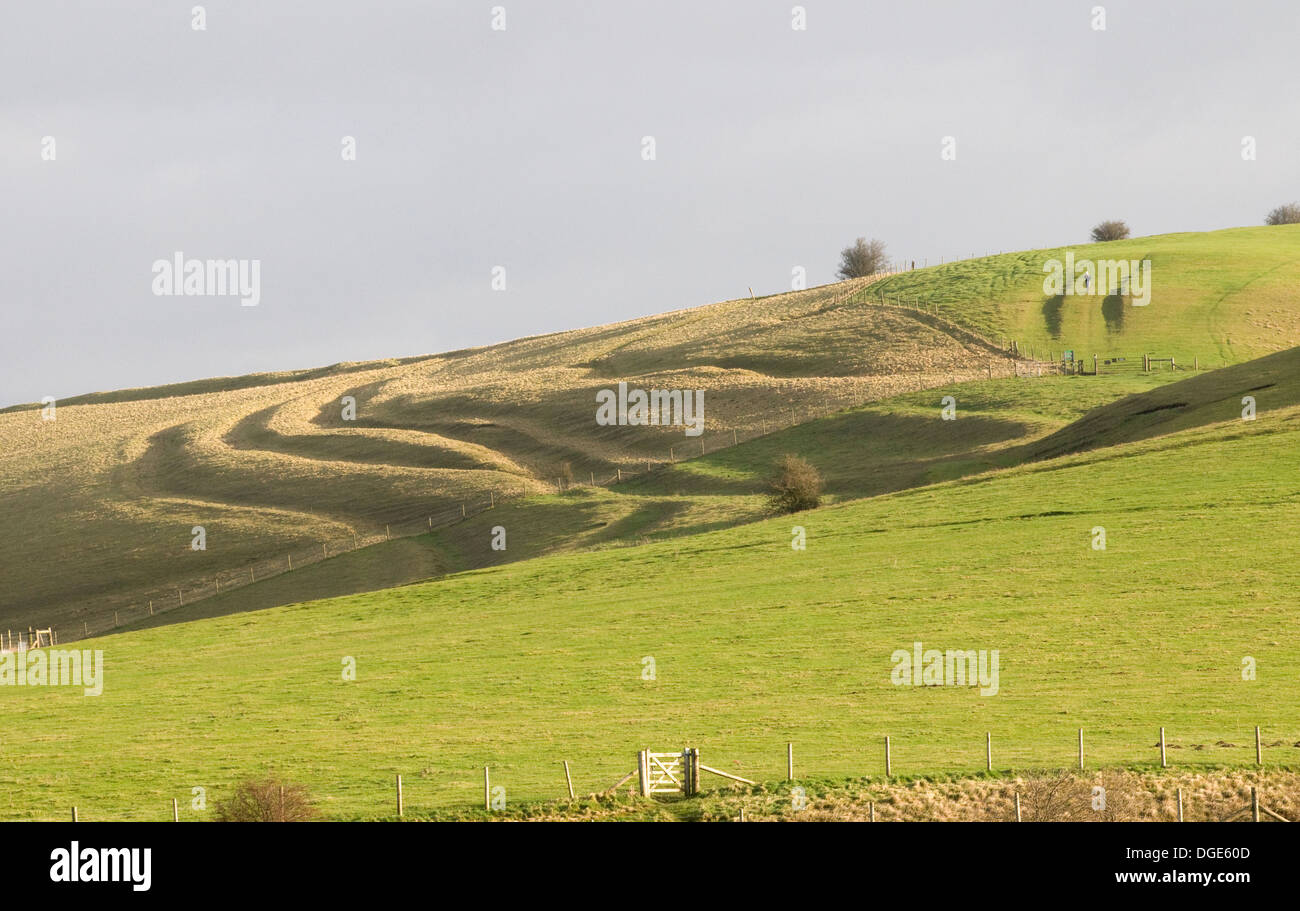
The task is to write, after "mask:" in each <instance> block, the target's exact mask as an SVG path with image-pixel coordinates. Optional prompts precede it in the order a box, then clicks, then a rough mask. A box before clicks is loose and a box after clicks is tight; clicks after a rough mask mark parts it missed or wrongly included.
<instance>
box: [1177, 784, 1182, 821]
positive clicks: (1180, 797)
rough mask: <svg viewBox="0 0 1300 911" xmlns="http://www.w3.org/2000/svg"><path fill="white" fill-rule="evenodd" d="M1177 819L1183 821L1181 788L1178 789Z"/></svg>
mask: <svg viewBox="0 0 1300 911" xmlns="http://www.w3.org/2000/svg"><path fill="white" fill-rule="evenodd" d="M1178 821H1179V822H1182V821H1183V789H1182V788H1179V789H1178Z"/></svg>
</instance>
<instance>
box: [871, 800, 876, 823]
mask: <svg viewBox="0 0 1300 911" xmlns="http://www.w3.org/2000/svg"><path fill="white" fill-rule="evenodd" d="M871 821H872V822H875V821H876V802H875V801H874V800H873V801H871Z"/></svg>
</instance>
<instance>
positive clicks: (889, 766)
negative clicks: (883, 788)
mask: <svg viewBox="0 0 1300 911" xmlns="http://www.w3.org/2000/svg"><path fill="white" fill-rule="evenodd" d="M893 774H894V772H893V762H892V760H891V758H890V755H889V735H888V734H886V735H885V777H886V778H888V777H889V776H890V775H893Z"/></svg>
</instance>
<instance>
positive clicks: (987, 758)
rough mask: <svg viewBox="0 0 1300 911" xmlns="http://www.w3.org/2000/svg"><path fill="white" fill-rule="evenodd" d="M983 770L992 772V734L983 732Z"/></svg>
mask: <svg viewBox="0 0 1300 911" xmlns="http://www.w3.org/2000/svg"><path fill="white" fill-rule="evenodd" d="M984 770H985V771H986V772H992V771H993V732H992V731H985V732H984Z"/></svg>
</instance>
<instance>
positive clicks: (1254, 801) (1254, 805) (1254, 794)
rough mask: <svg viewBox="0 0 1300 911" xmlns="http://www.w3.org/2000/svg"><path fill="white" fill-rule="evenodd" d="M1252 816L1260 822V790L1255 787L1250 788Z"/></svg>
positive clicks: (1253, 819) (1255, 820)
mask: <svg viewBox="0 0 1300 911" xmlns="http://www.w3.org/2000/svg"><path fill="white" fill-rule="evenodd" d="M1250 816H1251V819H1252V821H1254V822H1259V791H1258V790H1256V789H1255V788H1251V789H1250Z"/></svg>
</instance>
